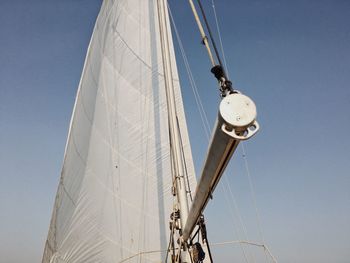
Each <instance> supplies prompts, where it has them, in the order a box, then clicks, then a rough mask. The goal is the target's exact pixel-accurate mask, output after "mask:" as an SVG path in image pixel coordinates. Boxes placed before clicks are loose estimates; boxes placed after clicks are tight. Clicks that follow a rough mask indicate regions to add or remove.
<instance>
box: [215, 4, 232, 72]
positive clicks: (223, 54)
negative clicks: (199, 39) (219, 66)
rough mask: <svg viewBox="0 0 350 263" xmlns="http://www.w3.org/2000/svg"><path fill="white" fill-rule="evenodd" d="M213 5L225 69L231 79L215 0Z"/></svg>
mask: <svg viewBox="0 0 350 263" xmlns="http://www.w3.org/2000/svg"><path fill="white" fill-rule="evenodd" d="M211 6H212V8H213V13H214V19H215V25H216V31H217V33H218V37H219V43H220V50H221V53H222V58H223V61H224V67H225V70H226V74H227V78H228V79H230V73H229V70H228V67H227V62H226V56H225V51H224V46H223V44H222V42H223V41H222V37H221V31H220V27H219V21H218V17H217V14H216V8H215V3H214V0H211Z"/></svg>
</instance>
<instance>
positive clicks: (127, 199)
mask: <svg viewBox="0 0 350 263" xmlns="http://www.w3.org/2000/svg"><path fill="white" fill-rule="evenodd" d="M189 3H190V6H191V9H192V11H193V13H194V16H195V18H196V21H197V24H198V27H199V31H200V33H201V37H202V41H203V44H204V45H205V47H206V49H207V51H208V54H209V58H210V61H211V63H212V70H211V71H212V73H213V74H214V76H215V77H216V79H217V80H218V83H219V89H220V94H221V97H222V100H221V103H220V107H219V110H218V117H217V121H216V124H215V126H214V128H213V132H212V136H211V142H210V145H209V147H208V153H207V157H206V161H205V163H204V166H203V170H202V173H201V177H200V179H199V182H198V184H196V179H195V173H194V167H193V161H192V154H191V149H190V144H189V138H188V132H187V127H186V121H185V115H184V109H183V103H182V98H181V91H180V85H179V80H178V73H177V66H176V61H175V54H174V48H173V40H172V35H171V28H170V22H169V14H168V3H167V1H166V0H147V1H136V0H131V1H117V0H114V1H112V0H111V1H107V0H105V1H103V4H102V7H101V10H100V13H99V15H98V18H97V21H96V24H95V27H94V31H93V35H92V38H91V41H90V44H89V48H88V51H87V56H86V60H85V64H84V68H83V73H82V77H81V80H80V83H79V88H78V92H77V97H76V101H75V105H74V109H73V115H72V120H71V123H70V128H69V134H68V140H67V145H66V148H65V155H64V163H63V168H62V174H61V179H60V184H59V187H58V191H57V195H56V200H55V206H54V210H53V214H52V219H51V225H50V229H49V234H48V238H47V241H46V245H45V250H44V255H43V260H42V262H43V263H65V262H164V261H165V262H213V261H214V260H213V258H212V255H211V253H210V247H209V243H208V240H207V235H206V227H205V220H204V217H203V212H204V209H205V206H206V204H207V203H208V200H209V199H210V197H211V196H212V193H213V191H214V190H215V187H216V186H217V184H218V182H219V180H220V178H221V176H222V174H223V172H224V170H225V168H226V166H227V164H228V162H229V161H230V158H231V157H232V155H233V153H234V151H235V149H236V148H237V145H238V144H239V142H240V141H242V140H246V139H249V138H250V137H252V136H253V135H254V134H255V133H256V132H257V131H258V130H259V125H258V123H257V121H256V107H255V104H254V102H253V101H252V100H251V99H250V98H249V97H247V96H245V95H243V94H241V93H240V92H238V91H236V90H234V89H233V88H232V84H231V81H229V79H228V78H227V75H226V73H225V70H224V68H223V65H222V63H221V60H220V57H219V55H218V51H217V49H216V47H215V43H214V42H213V38H212V36H211V33H210V30H209V33H210V39H211V42H212V45H214V48H215V54H216V56H217V60H218V61H219V63H218V64H217V63H216V62H215V59H214V56H213V54H212V52H211V47H210V42H209V40H208V38H207V36H206V34H205V31H204V29H203V27H202V25H201V22H200V19H199V16H198V14H197V11H196V8H195V5H194V3H193V2H192V0H189ZM199 4H200V1H199ZM200 7H201V9H202V6H201V5H200ZM206 24H207V22H206ZM207 26H208V25H207ZM190 189H196V191H195V194H194V197H193V199H192V196H191V192H190ZM169 215H170V222H169ZM169 223H170V227H169ZM195 236H198V239H199V242H194V237H195ZM199 237H200V238H199Z"/></svg>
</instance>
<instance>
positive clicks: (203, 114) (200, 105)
mask: <svg viewBox="0 0 350 263" xmlns="http://www.w3.org/2000/svg"><path fill="white" fill-rule="evenodd" d="M197 1H198V3H199V6H200V8H201V12H202V14H203V17H204V19H205V22H206V26H207V29H208V32H209V35H210V38H211V42H212V44H213V47H214V50H215V53H216V56H217V58H218V61H219V63H220V65H221V66H222V62H221V59H220V56H219V53H218V51H217V48H216V45H215V41H214V39H213V36H212V33H211V30H210V28H209V25H208V22H207V19H206V17H205V14H204V10H203V7H202V5H201V2H200V0H197ZM211 3H212V8H213V12H214V18H215V24H216V30H217V33H218V37H219V43H220V49H221V53H222V54H223V62H224V67H225V68H226V69H227V61H226V56H225V52H224V48H223V41H222V36H221V32H220V27H219V22H218V18H217V13H216V8H215V3H214V0H211ZM168 9H169V14H170V19H171V23H172V25H173V28H174V32H175V35H176V38H177V41H178V43H179V49H180V52H181V55H182V58H183V61H184V64H185V68H186V71H187V75H188V78H189V82H190V86H191V89H192V92H193V94H194V97H195V101H196V105H197V109H198V111H199V114H200V118H201V122H202V126H203V128H204V132H205V135H206V137H207V140H208V141H209V138H210V135H209V134H210V125H209V121H208V118H207V114H206V112H205V110H204V107H203V103H202V100H201V98H200V95H199V92H198V88H197V85H196V82H195V80H194V77H193V74H192V71H191V68H190V65H189V62H188V59H187V55H186V53H185V50H184V47H183V44H182V40H181V38H180V35H179V32H178V29H177V27H176V24H175V22H174V18H173V15H172V12H171V9H170V5H168ZM227 74H228V70H227ZM242 148H243V149H244V146H243V144H242ZM243 151H244V153H243V157H244V160H245V167H246V170H247V176H248V179H249V185H250V189H251V193H252V196H253V200H254V205H255V211H256V215H257V218H258V228H259V233H260V237H261V240H262V242H263V247H264V251H265V255H266V253H268V254H269V256H270V257H271V258H272V260H273V261H274V262H277V261H276V260H275V258H274V257H273V255H272V254H271V252H270V250H269V249H268V248H267V246H266V245H265V240H264V238H263V235H262V230H261V223H260V217H259V212H258V209H257V202H256V197H255V193H254V187H253V183H252V179H251V176H250V172H249V166H248V161H247V158H246V154H245V150H243ZM225 180H226V183H225V185H223V188H224V191H225V195H226V197H227V191H228V192H229V193H230V196H231V199H232V201H233V202H232V203H233V204H234V206H235V209H234V210H235V211H236V214H237V215H238V218H239V221H240V224H241V227H242V229H243V232H244V235H245V238H246V239H247V231H246V227H245V225H244V223H243V220H242V217H241V215H240V212H239V208H238V205H237V202H236V199H235V197H234V195H233V191H232V189H231V187H230V184H229V183H228V180H227V178H226V177H225ZM226 186H227V188H228V190H227V189H226V188H225V187H226ZM230 209H231V213H232V216H233V214H234V213H233V209H232V207H230ZM236 243H240V244H242V243H246V244H254V243H252V242H248V241H244V242H236ZM255 244H256V243H255ZM241 248H242V252H243V255H244V257H245V261H246V262H248V259H247V256H246V253H245V251H244V248H243V247H241ZM252 257H253V261H254V262H255V258H254V255H252Z"/></svg>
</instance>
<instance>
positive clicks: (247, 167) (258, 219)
mask: <svg viewBox="0 0 350 263" xmlns="http://www.w3.org/2000/svg"><path fill="white" fill-rule="evenodd" d="M211 4H212V9H213V14H214V18H215V24H216V30H217V34H218V37H219V43H220V49H221V53H222V55H223V61H224V65H225V68H226V69H227V75H228V76H229V73H228V68H227V62H226V56H225V51H224V47H223V44H222V43H223V41H222V36H221V31H220V26H219V21H218V18H217V13H216V8H215V2H214V0H211ZM241 148H242V152H243V159H244V164H245V169H246V175H247V177H248V181H249V187H250V192H251V196H252V200H253V204H254V208H255V215H256V220H257V226H258V231H259V235H260V239H261V241H262V243H263V244H265V238H264V236H263V231H262V227H261V220H260V215H259V210H258V206H257V201H256V195H255V191H254V185H253V181H252V178H251V175H250V170H249V165H248V158H247V155H246V151H245V147H244V142H242V144H241ZM227 185H229V184H227ZM265 256H266V249H265Z"/></svg>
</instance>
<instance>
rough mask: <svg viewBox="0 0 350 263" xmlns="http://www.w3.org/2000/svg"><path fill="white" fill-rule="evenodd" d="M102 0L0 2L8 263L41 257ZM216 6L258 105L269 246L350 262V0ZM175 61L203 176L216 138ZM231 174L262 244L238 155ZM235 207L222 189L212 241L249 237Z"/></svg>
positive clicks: (198, 55)
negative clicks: (210, 139)
mask: <svg viewBox="0 0 350 263" xmlns="http://www.w3.org/2000/svg"><path fill="white" fill-rule="evenodd" d="M169 2H170V4H171V7H172V11H173V13H174V16H175V20H176V21H177V27H178V29H179V31H180V34H181V36H182V40H183V41H184V45H185V49H186V53H187V54H188V57H189V61H190V64H191V67H192V70H193V73H194V75H195V79H196V81H197V86H198V88H199V90H200V94H201V96H202V100H203V102H204V105H205V106H206V111H207V114H208V116H209V119H210V122H211V123H213V122H214V119H215V116H216V114H217V103H218V101H219V99H218V96H217V94H218V93H217V90H216V83H215V80H214V79H213V78H212V76H211V75H210V73H209V71H208V70H209V63H208V59H207V57H206V53H205V50H204V49H203V47H202V46H200V45H199V43H200V38H199V35H198V32H197V28H196V27H195V24H194V20H193V18H192V16H191V14H190V10H189V8H188V4H187V3H186V1H185V0H184V1H175V0H170V1H169ZM203 2H204V3H205V6H208V12H209V14H210V15H209V16H210V20H212V13H210V11H211V9H210V5H209V1H208V0H205V1H204V0H203ZM100 4H101V0H74V1H72V0H60V1H52V0H46V1H44V0H31V1H26V0H1V1H0V262H1V263H21V262H26V263H35V262H39V261H40V260H41V256H42V252H43V248H44V242H45V238H46V235H47V231H48V226H49V221H50V217H51V212H52V207H53V202H54V197H55V194H56V188H57V185H58V180H59V175H60V170H61V163H62V159H63V151H64V146H65V141H66V136H67V131H68V125H69V120H70V115H71V112H72V108H73V102H74V98H75V93H76V89H77V85H78V82H79V78H80V73H81V70H82V66H83V62H84V58H85V53H86V49H87V45H88V41H89V39H90V36H91V33H92V28H93V25H94V21H95V18H96V16H97V13H98V11H99V7H100ZM216 8H217V11H218V13H219V14H220V17H219V20H220V24H221V30H222V33H223V40H224V47H225V52H226V57H227V61H228V65H229V71H230V75H231V78H232V80H233V81H234V85H235V87H237V88H238V89H239V90H241V91H242V92H244V93H245V94H247V95H249V96H251V97H252V98H253V99H254V100H255V102H256V104H257V107H258V114H259V116H258V117H259V118H258V120H259V122H260V124H261V126H262V127H261V131H260V132H259V134H258V135H257V136H256V137H254V138H253V139H251V140H250V141H249V142H247V143H246V144H245V147H246V150H247V157H248V161H249V168H250V171H251V175H252V177H253V182H254V185H255V190H256V191H255V193H256V196H257V203H258V208H259V212H260V217H261V224H262V229H263V234H264V238H265V239H266V242H267V244H268V245H269V246H270V248H271V250H272V251H273V252H274V254H275V256H276V257H277V258H278V260H279V262H286V263H287V262H288V263H290V262H298V263H310V262H317V263H326V262H327V263H329V262H334V263H347V262H349V258H350V226H349V222H350V154H349V152H350V140H349V138H348V133H349V132H348V131H349V130H350V87H349V85H350V84H349V83H350V74H349V69H350V26H349V25H350V2H349V1H345V0H343V1H342V0H317V1H316V0H309V1H305V0H304V1H301V0H295V1H286V0H279V1H277V0H265V1H247V0H245V1H242V0H231V1H228V0H226V1H224V0H216ZM178 66H179V72H180V74H181V80H182V83H183V85H182V86H183V95H184V102H185V110H186V115H187V121H188V125H189V132H190V137H191V143H192V150H193V153H194V160H195V164H196V169H197V172H198V171H200V168H201V165H202V161H203V158H204V153H205V151H206V147H207V143H206V139H205V136H204V132H202V131H201V129H199V128H198V127H201V123H200V121H199V114H198V111H197V109H196V107H195V102H194V98H193V95H192V92H191V89H190V87H189V85H188V81H187V76H186V74H185V70H184V66H183V63H182V61H181V59H179V60H178ZM226 178H227V180H228V181H229V182H230V185H231V187H232V189H233V192H234V194H235V196H236V199H237V202H238V206H239V208H240V211H241V214H242V217H243V220H244V222H245V224H246V228H247V232H248V237H249V238H250V239H254V240H258V241H259V236H258V234H257V232H258V231H257V226H256V220H255V211H254V206H253V205H252V200H251V195H250V193H249V186H248V181H247V177H246V175H245V170H244V162H243V158H242V153H241V149H239V150H238V152H237V156H236V157H235V159H234V161H233V165H231V166H230V167H229V171H228V173H227V175H226ZM228 210H229V208H227V207H226V202H225V197H224V195H223V192H222V188H221V187H219V188H218V192H217V194H216V195H215V196H214V200H213V202H212V204H211V205H210V206H209V208H208V213H207V221H208V227H210V229H209V231H210V232H209V234H210V236H209V237H210V238H211V240H212V241H213V242H218V241H226V240H235V239H238V238H242V236H237V235H235V231H234V228H233V226H234V225H235V224H237V220H235V218H233V219H232V218H231V216H230V213H228ZM222 211H223V212H222ZM232 220H233V221H232ZM223 225H226V226H227V227H226V228H223V227H222V226H223ZM215 251H216V248H215ZM218 251H219V250H218ZM228 252H235V253H237V254H239V256H237V259H238V260H239V261H241V260H242V256H241V251H240V250H239V249H238V248H237V247H229V248H225V251H224V252H223V254H221V255H218V257H219V258H223V257H224V256H225V255H227V254H228ZM256 255H258V254H256ZM235 257H236V256H235ZM222 262H225V261H224V259H223V260H222ZM258 262H259V261H258Z"/></svg>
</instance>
